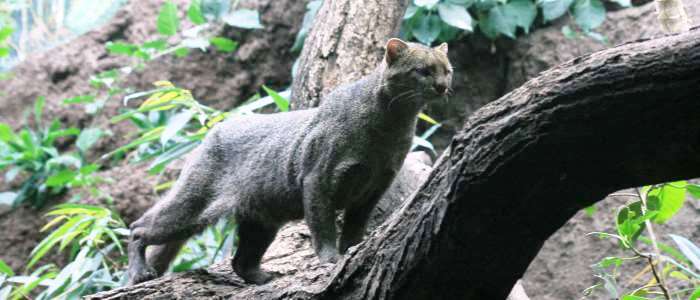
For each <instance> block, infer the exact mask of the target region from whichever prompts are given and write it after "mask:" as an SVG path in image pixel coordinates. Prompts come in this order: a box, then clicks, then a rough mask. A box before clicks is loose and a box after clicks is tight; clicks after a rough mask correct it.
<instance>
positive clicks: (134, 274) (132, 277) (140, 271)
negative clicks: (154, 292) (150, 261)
mask: <svg viewBox="0 0 700 300" xmlns="http://www.w3.org/2000/svg"><path fill="white" fill-rule="evenodd" d="M157 277H158V273H156V270H154V269H153V268H151V267H142V268H137V269H136V270H129V283H128V285H135V284H139V283H141V282H145V281H149V280H153V279H156V278H157Z"/></svg>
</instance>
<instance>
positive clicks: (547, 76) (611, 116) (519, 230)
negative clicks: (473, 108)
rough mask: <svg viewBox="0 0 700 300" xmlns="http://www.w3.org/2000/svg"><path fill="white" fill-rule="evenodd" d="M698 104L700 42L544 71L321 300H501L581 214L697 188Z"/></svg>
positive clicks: (486, 119) (658, 42)
mask: <svg viewBox="0 0 700 300" xmlns="http://www.w3.org/2000/svg"><path fill="white" fill-rule="evenodd" d="M698 94H700V30H697V29H696V30H693V31H692V32H690V33H686V34H682V35H676V36H671V37H665V38H660V39H654V40H647V41H642V42H636V43H630V44H626V45H622V46H619V47H616V48H612V49H609V50H605V51H601V52H597V53H594V54H591V55H587V56H583V57H579V58H576V59H574V60H572V61H569V62H567V63H565V64H563V65H560V66H558V67H555V68H553V69H550V70H549V71H546V72H544V73H543V74H542V75H541V76H539V77H537V78H535V79H533V80H530V81H529V82H527V83H526V84H525V85H523V86H522V87H520V88H518V89H516V90H514V91H513V92H511V93H509V94H507V95H505V96H504V97H502V98H501V99H499V100H498V101H496V102H494V103H492V104H490V105H487V106H485V107H483V108H482V109H480V110H479V111H477V112H476V113H475V115H474V116H473V117H472V118H471V119H470V120H469V121H468V122H467V124H466V125H465V129H464V130H463V131H462V132H460V133H459V134H458V135H457V136H456V137H455V139H454V140H453V142H452V146H451V149H450V151H449V153H447V154H446V156H445V157H444V158H443V159H441V160H440V162H439V164H438V165H437V166H436V167H435V170H434V171H433V173H432V174H431V177H430V178H429V182H428V183H427V184H426V185H425V186H424V187H423V188H422V189H421V191H420V192H419V193H417V194H416V197H415V198H414V199H412V200H411V202H410V204H409V205H407V206H406V207H405V208H404V209H403V211H402V212H401V213H400V215H399V216H397V217H396V218H394V219H393V222H389V223H388V224H387V226H386V227H384V228H383V230H380V231H376V232H375V233H374V235H373V236H372V238H370V239H369V240H368V241H366V242H365V243H363V244H361V245H360V247H359V248H358V249H357V251H356V252H353V253H352V254H351V255H350V257H349V258H348V259H346V260H344V261H342V262H341V264H342V267H338V269H339V272H337V273H336V274H335V275H334V277H333V280H332V282H331V283H330V287H329V288H328V289H326V290H325V291H324V292H323V293H322V297H321V298H323V299H335V298H338V297H340V298H345V297H344V296H347V295H350V294H352V295H359V294H362V295H366V296H368V297H367V298H390V299H425V298H426V297H435V298H438V299H440V298H450V299H451V298H453V297H454V298H456V299H503V298H505V296H506V295H507V294H508V291H509V290H510V287H511V286H512V285H513V284H514V283H515V282H516V280H517V279H518V278H519V277H520V276H521V275H522V274H523V272H524V271H525V269H526V268H527V266H528V264H529V263H530V261H531V260H532V258H533V257H534V256H535V255H536V254H537V251H538V250H539V249H540V247H541V245H542V243H544V241H545V240H546V239H547V238H548V237H549V236H550V235H551V234H552V233H553V232H554V231H555V230H556V229H557V228H559V227H560V226H561V225H562V224H563V223H564V222H565V221H566V220H567V219H569V218H570V217H571V216H572V215H573V214H574V213H575V212H576V211H578V210H579V209H581V208H583V207H585V206H588V205H590V204H592V203H595V202H596V201H598V200H600V199H602V198H603V197H604V196H605V195H606V194H608V193H610V192H612V191H615V190H619V189H621V188H625V187H633V186H640V185H643V184H649V183H658V182H663V181H669V180H675V179H681V178H690V177H698V176H700V156H698V155H697V154H698V151H699V150H700V118H698V117H697V111H698V109H700V102H699V101H697V100H698V99H697V95H698ZM396 262H398V264H397V263H396ZM397 266H398V268H397Z"/></svg>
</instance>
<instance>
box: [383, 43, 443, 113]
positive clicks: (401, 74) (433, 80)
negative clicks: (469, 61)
mask: <svg viewBox="0 0 700 300" xmlns="http://www.w3.org/2000/svg"><path fill="white" fill-rule="evenodd" d="M384 59H385V61H386V65H387V68H386V70H385V76H386V80H387V83H388V85H389V86H391V88H392V89H398V90H402V89H414V90H416V91H417V92H418V93H420V94H421V96H423V98H427V100H432V99H436V98H440V97H443V96H445V95H446V94H447V92H448V90H449V87H450V84H451V82H452V65H450V61H449V60H448V58H447V44H445V43H443V44H441V45H440V46H437V47H434V48H431V47H427V46H424V45H421V44H416V43H407V42H404V41H402V40H400V39H390V40H389V41H388V42H387V44H386V53H385V56H384Z"/></svg>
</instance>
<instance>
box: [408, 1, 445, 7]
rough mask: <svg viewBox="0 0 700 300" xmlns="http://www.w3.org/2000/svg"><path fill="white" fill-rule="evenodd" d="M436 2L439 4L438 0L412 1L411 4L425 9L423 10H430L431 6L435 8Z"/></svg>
mask: <svg viewBox="0 0 700 300" xmlns="http://www.w3.org/2000/svg"><path fill="white" fill-rule="evenodd" d="M438 2H440V1H439V0H414V1H413V3H414V4H415V5H416V6H420V7H425V8H428V9H430V8H432V7H433V6H435V5H436V4H437V3H438Z"/></svg>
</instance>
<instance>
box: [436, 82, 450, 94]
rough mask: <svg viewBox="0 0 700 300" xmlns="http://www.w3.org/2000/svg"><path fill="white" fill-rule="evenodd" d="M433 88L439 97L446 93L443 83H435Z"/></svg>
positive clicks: (445, 86)
mask: <svg viewBox="0 0 700 300" xmlns="http://www.w3.org/2000/svg"><path fill="white" fill-rule="evenodd" d="M433 88H434V89H435V91H436V92H437V93H438V94H441V95H442V94H444V93H445V92H447V85H446V84H444V83H436V84H435V85H433Z"/></svg>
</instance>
